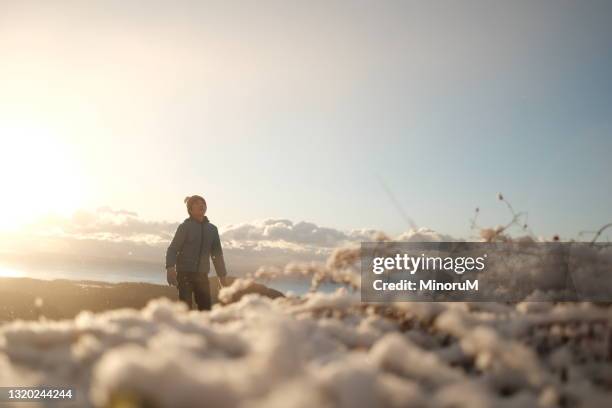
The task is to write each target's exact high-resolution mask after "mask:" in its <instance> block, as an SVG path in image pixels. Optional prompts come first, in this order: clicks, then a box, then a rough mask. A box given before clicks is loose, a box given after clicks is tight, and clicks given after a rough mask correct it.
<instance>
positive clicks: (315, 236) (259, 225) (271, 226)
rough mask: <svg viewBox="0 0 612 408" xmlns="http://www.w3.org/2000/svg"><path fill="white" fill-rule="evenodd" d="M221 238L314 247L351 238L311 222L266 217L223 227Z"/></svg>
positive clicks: (329, 244) (347, 234)
mask: <svg viewBox="0 0 612 408" xmlns="http://www.w3.org/2000/svg"><path fill="white" fill-rule="evenodd" d="M222 235H223V239H226V240H238V241H283V242H286V243H293V244H301V245H309V246H316V247H327V248H331V247H335V246H337V245H339V244H341V243H343V242H344V241H347V240H351V238H352V237H351V235H350V233H346V232H343V231H340V230H337V229H334V228H327V227H320V226H318V225H316V224H314V223H312V222H306V221H300V222H297V223H293V222H292V221H291V220H287V219H272V218H270V219H266V220H262V221H254V222H250V223H242V224H236V225H229V226H227V227H225V228H223V231H222Z"/></svg>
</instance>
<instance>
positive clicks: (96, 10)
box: [0, 1, 612, 237]
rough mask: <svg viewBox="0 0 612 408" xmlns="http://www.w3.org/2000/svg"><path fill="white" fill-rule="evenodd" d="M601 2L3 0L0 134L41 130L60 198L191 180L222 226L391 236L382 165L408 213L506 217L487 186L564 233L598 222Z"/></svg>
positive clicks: (604, 188)
mask: <svg viewBox="0 0 612 408" xmlns="http://www.w3.org/2000/svg"><path fill="white" fill-rule="evenodd" d="M289 3H291V4H289ZM611 20H612V3H610V2H608V1H580V2H576V1H572V2H569V1H539V2H528V1H518V2H508V1H503V2H502V1H481V2H475V1H469V2H466V1H462V2H450V1H448V2H389V1H384V2H363V1H352V2H327V1H326V2H323V1H315V2H232V4H231V5H230V4H227V2H142V3H137V2H130V4H129V5H128V4H125V2H100V3H96V4H94V3H87V5H85V4H83V3H80V2H65V3H61V4H59V5H54V6H53V7H51V6H50V5H49V4H45V2H28V3H27V4H25V3H21V2H16V3H14V4H7V3H2V5H0V55H1V56H2V60H3V61H4V62H3V63H2V65H1V66H0V89H2V91H0V112H1V113H0V132H2V134H1V135H0V137H2V144H3V145H4V146H3V147H4V149H3V150H4V151H5V152H8V151H12V152H13V154H12V156H14V157H18V158H19V157H23V158H24V160H26V161H27V157H28V153H29V149H30V148H31V146H36V145H37V144H40V143H42V139H48V140H46V141H45V143H43V145H44V146H51V147H52V148H53V149H52V150H53V151H54V152H56V153H55V154H56V156H54V157H59V159H57V160H55V159H53V157H52V158H51V159H49V158H47V159H45V158H41V159H40V160H38V161H37V163H38V164H37V163H34V164H32V166H34V170H35V171H36V172H37V173H36V174H38V176H36V177H37V178H36V179H35V180H36V183H40V184H41V185H50V184H51V183H55V185H54V187H53V188H54V189H53V190H50V191H57V192H58V194H57V196H63V197H68V196H70V197H71V198H70V200H63V201H61V200H59V198H58V199H57V200H58V201H57V203H56V204H57V205H51V207H52V208H56V209H68V208H70V209H71V210H74V209H77V208H96V207H99V206H110V207H112V208H117V209H126V210H130V211H136V212H138V214H139V215H140V216H141V217H144V218H146V219H151V220H169V221H176V220H179V219H181V218H183V216H184V207H183V204H182V199H183V197H184V196H185V195H187V194H191V193H200V194H202V195H204V196H205V197H206V198H207V200H208V201H209V215H210V217H211V219H213V220H215V222H216V223H217V224H219V225H227V224H234V223H240V222H247V221H250V220H253V219H263V218H287V219H291V220H294V221H296V222H297V221H301V220H306V221H311V222H314V223H316V224H318V225H322V226H327V227H333V228H340V229H352V228H377V229H382V230H384V231H387V232H389V233H391V234H397V233H400V232H402V231H405V230H406V229H407V228H408V226H407V225H406V223H405V222H404V221H403V220H402V218H401V216H400V214H399V213H398V211H397V210H396V209H395V207H394V205H393V203H392V201H391V199H390V198H389V197H388V195H387V194H386V192H385V190H384V188H383V187H382V185H381V183H380V181H379V180H380V179H382V180H384V183H385V184H386V185H387V186H388V187H389V188H390V189H391V190H392V191H393V193H394V194H395V196H396V198H397V200H398V201H399V202H401V204H402V206H403V208H404V210H405V212H406V213H408V214H409V215H410V216H411V217H412V218H413V219H414V220H415V222H416V223H417V225H419V226H426V227H430V228H433V229H435V230H438V231H440V232H443V233H448V234H452V235H456V236H463V237H466V236H468V235H469V234H470V231H469V221H468V220H469V218H470V217H471V216H472V214H473V210H474V207H476V206H479V207H480V208H481V209H482V222H483V224H493V225H495V224H499V223H504V222H505V221H506V220H507V216H508V214H507V212H506V211H505V208H504V207H503V205H501V203H499V202H497V201H496V199H495V196H496V193H497V192H498V191H502V192H504V194H505V196H506V197H507V198H508V199H509V200H510V202H511V203H512V204H513V205H514V207H515V208H517V209H520V210H526V211H528V212H529V217H530V224H531V225H532V228H533V230H534V231H535V232H536V233H537V234H541V235H547V236H550V235H552V234H555V233H560V234H561V235H563V236H575V234H576V233H577V232H578V231H580V230H584V229H588V230H590V229H595V228H596V227H599V226H600V225H602V224H604V223H606V222H609V221H612V189H611V188H610V181H609V178H610V177H609V176H610V174H611V173H612V164H611V163H612V160H610V153H611V152H612V123H611V122H612V75H611V74H610V72H612V28H610V27H611V25H610V24H609V22H610V21H611ZM15 129H17V130H15ZM24 129H28V130H24ZM30 129H35V130H30ZM20 131H21V136H19V138H20V140H22V141H24V140H25V142H24V143H22V144H21V145H19V146H17V147H15V145H14V143H15V142H14V140H15V139H16V137H15V134H14V133H15V132H16V133H19V132H20ZM30 139H31V140H30ZM49 140H50V142H49ZM30 142H31V143H30ZM58 152H59V153H58ZM6 154H7V153H5V155H6ZM58 163H60V164H61V163H64V166H65V168H64V169H63V171H61V172H56V173H53V172H51V173H48V171H45V169H49V168H52V167H53V166H59V165H60V164H58ZM66 163H67V164H66ZM36 166H39V167H36ZM3 170H4V172H5V173H4V174H6V172H7V169H3ZM34 170H33V171H34ZM45 174H51V175H53V174H55V175H54V176H53V177H52V176H51V175H49V176H45ZM77 176H78V177H77ZM19 177H25V176H17V179H19ZM45 177H49V179H45ZM31 180H32V177H30V178H26V179H24V180H23V183H20V182H19V183H15V185H22V184H27V183H26V182H27V181H31ZM32 191H35V189H28V190H27V191H24V190H23V189H21V190H19V191H17V192H15V194H16V195H19V196H21V197H23V198H26V199H27V198H28V197H30V196H28V194H33V193H31V192H32ZM45 191H46V190H45ZM75 192H76V194H75ZM69 193H70V194H69ZM24 195H25V196H24ZM50 195H54V194H50ZM32 197H35V196H32ZM54 199H55V198H53V197H51V198H50V199H49V200H50V202H52V201H53V200H54ZM3 205H5V206H8V204H3ZM18 208H21V207H20V206H18V205H13V206H8V207H7V208H4V210H5V211H3V213H4V214H10V213H11V212H15V211H18Z"/></svg>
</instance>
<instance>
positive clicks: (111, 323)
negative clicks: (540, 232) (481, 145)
mask: <svg viewBox="0 0 612 408" xmlns="http://www.w3.org/2000/svg"><path fill="white" fill-rule="evenodd" d="M418 234H420V236H419V239H423V237H422V235H423V234H428V236H430V238H431V239H439V238H437V237H435V236H434V235H433V233H431V232H428V231H420V232H418ZM584 251H587V252H588V251H590V250H589V249H585V250H584ZM587 252H585V253H584V254H577V255H576V256H590V255H589V254H588V253H587ZM603 256H609V254H608V253H605V254H604V255H603ZM358 261H359V248H358V247H346V248H339V249H337V250H336V251H334V252H333V253H332V255H331V256H330V258H329V260H328V262H327V263H325V264H316V263H294V264H290V265H287V267H285V268H284V269H278V268H277V269H273V268H261V269H260V270H258V272H257V273H256V274H255V275H256V276H254V277H249V278H247V279H237V280H235V281H234V283H233V284H232V285H231V286H230V287H227V288H224V289H223V290H222V291H221V294H220V299H221V300H222V301H223V300H224V299H225V300H226V301H229V299H232V295H233V294H235V293H236V292H239V291H240V290H242V289H244V288H245V287H247V286H248V285H249V284H250V283H252V279H253V278H256V279H259V278H263V277H266V278H269V279H275V278H277V277H280V276H285V275H301V276H309V277H311V278H312V279H313V289H316V287H317V285H318V284H319V283H321V282H324V281H326V280H330V281H335V282H338V281H341V282H345V283H346V284H347V288H341V289H338V290H337V291H335V292H334V293H321V292H317V291H312V292H310V293H308V294H306V295H304V296H301V297H295V296H288V297H285V298H277V299H269V298H266V297H261V296H259V295H256V294H249V295H245V296H243V297H242V298H241V299H240V300H239V301H238V302H236V303H229V304H226V305H215V307H214V308H213V310H212V311H209V312H198V311H188V310H187V309H186V306H184V305H183V304H181V303H173V302H171V301H169V300H167V299H164V298H160V299H156V300H153V301H151V302H150V303H149V304H148V305H147V306H146V307H145V308H144V309H142V310H132V309H121V310H113V311H107V312H103V313H97V314H93V313H91V312H86V311H84V312H81V313H80V314H79V315H78V316H77V317H76V318H75V319H72V320H64V321H48V320H44V319H41V320H39V321H29V322H26V321H14V322H11V323H7V324H4V325H2V326H0V386H15V385H19V386H26V385H33V386H34V385H46V386H53V385H57V386H62V385H63V386H66V385H69V386H72V387H75V388H76V389H77V395H78V398H79V403H78V406H83V407H103V406H117V405H121V404H123V403H126V404H128V403H129V404H132V405H134V404H135V405H136V406H143V405H147V406H155V407H160V408H163V407H176V408H181V407H193V406H202V405H205V406H211V407H240V408H260V407H282V408H287V407H290V408H291V407H295V408H302V407H304V408H306V407H308V408H311V407H347V408H349V407H350V408H360V407H373V406H384V407H398V408H399V407H448V408H450V407H453V408H457V407H508V408H512V407H524V406H529V407H558V406H564V407H595V408H597V407H607V406H609V401H610V398H611V397H612V364H611V359H612V346H611V344H612V324H611V322H612V307H611V306H609V305H603V304H593V303H587V302H574V303H569V302H568V303H560V302H557V303H554V302H536V301H534V300H536V299H538V296H539V295H538V294H533V295H532V296H531V297H529V298H527V299H525V300H524V301H523V302H520V303H514V304H511V303H495V302H489V303H471V302H463V303H433V302H432V303H419V302H411V303H389V304H367V303H362V302H360V296H359V293H358V292H356V291H354V290H355V289H359V286H360V281H359V279H358V278H359V270H358V267H357V263H358ZM15 406H19V405H18V404H15Z"/></svg>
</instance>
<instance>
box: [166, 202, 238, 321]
mask: <svg viewBox="0 0 612 408" xmlns="http://www.w3.org/2000/svg"><path fill="white" fill-rule="evenodd" d="M184 201H185V204H186V205H187V212H188V213H189V218H186V219H185V220H184V221H183V222H182V223H181V224H180V225H179V226H178V228H177V230H176V233H175V234H174V238H173V239H172V242H171V243H170V246H169V247H168V250H167V251H166V279H167V280H168V284H169V285H171V286H176V287H177V288H178V293H179V299H180V300H181V301H183V302H185V303H187V305H188V306H189V308H190V309H191V307H192V298H193V297H194V296H195V301H196V303H197V306H198V310H210V309H211V295H210V285H209V281H208V273H209V272H210V259H212V261H213V264H214V266H215V272H216V273H217V276H218V277H219V281H220V282H221V286H225V285H226V276H227V271H226V269H225V261H224V259H223V250H222V248H221V239H220V238H219V231H218V229H217V227H216V226H215V225H213V224H212V223H211V222H210V221H209V220H208V217H206V215H205V214H206V209H207V207H206V200H204V198H203V197H201V196H199V195H193V196H190V197H186V198H185V200H184Z"/></svg>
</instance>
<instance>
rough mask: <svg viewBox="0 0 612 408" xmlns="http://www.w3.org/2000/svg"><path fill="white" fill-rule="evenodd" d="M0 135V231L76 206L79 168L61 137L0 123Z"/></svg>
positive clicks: (78, 193) (79, 177)
mask: <svg viewBox="0 0 612 408" xmlns="http://www.w3.org/2000/svg"><path fill="white" fill-rule="evenodd" d="M0 137H1V142H0V181H1V184H0V186H1V188H2V200H0V230H14V229H18V228H20V227H22V226H24V225H26V224H27V223H29V222H32V221H34V220H35V219H36V218H38V217H40V216H42V215H46V214H68V213H70V212H72V211H74V210H75V209H76V208H77V207H78V206H79V204H80V203H81V202H82V197H81V192H80V190H81V188H80V187H81V185H82V183H81V182H80V179H81V176H80V173H81V171H80V169H78V168H77V166H76V165H75V163H74V161H73V160H72V158H71V156H70V154H69V151H70V149H69V148H68V146H67V145H66V144H65V143H63V142H62V140H60V139H59V138H58V137H57V136H56V135H55V134H53V133H52V132H51V131H49V130H47V129H41V128H37V127H33V126H23V125H21V124H20V125H18V126H14V125H6V124H4V123H1V122H0Z"/></svg>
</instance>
